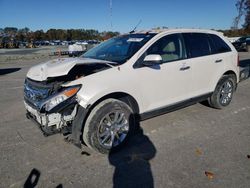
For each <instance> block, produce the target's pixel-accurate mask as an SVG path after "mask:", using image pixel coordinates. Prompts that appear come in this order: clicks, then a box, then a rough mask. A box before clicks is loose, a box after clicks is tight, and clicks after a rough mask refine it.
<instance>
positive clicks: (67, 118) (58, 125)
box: [24, 102, 78, 136]
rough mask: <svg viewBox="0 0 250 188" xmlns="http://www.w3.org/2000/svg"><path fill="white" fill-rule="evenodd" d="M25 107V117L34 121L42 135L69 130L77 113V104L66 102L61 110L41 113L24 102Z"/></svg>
mask: <svg viewBox="0 0 250 188" xmlns="http://www.w3.org/2000/svg"><path fill="white" fill-rule="evenodd" d="M24 105H25V108H26V111H27V113H26V117H27V118H28V119H30V120H32V121H33V122H35V123H36V124H37V125H38V126H39V128H40V129H41V130H42V132H43V133H44V135H46V136H48V135H52V134H55V133H59V132H62V131H63V130H66V129H67V131H69V128H70V127H71V125H72V122H73V120H74V118H75V116H76V113H77V106H78V105H77V104H76V103H72V104H68V105H67V106H66V107H65V108H64V109H63V110H62V111H60V112H54V113H41V112H39V111H38V110H37V109H35V108H33V107H32V106H31V105H29V104H27V103H26V102H24Z"/></svg>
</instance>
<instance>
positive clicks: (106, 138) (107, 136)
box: [101, 133, 111, 144]
mask: <svg viewBox="0 0 250 188" xmlns="http://www.w3.org/2000/svg"><path fill="white" fill-rule="evenodd" d="M110 136H111V134H110V133H109V134H108V135H106V136H105V137H104V139H103V140H102V141H101V143H102V144H104V143H105V142H106V141H107V140H108V139H109V138H110Z"/></svg>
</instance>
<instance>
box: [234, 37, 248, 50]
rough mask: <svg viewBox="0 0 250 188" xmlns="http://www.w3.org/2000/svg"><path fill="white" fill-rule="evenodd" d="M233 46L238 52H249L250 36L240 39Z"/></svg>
mask: <svg viewBox="0 0 250 188" xmlns="http://www.w3.org/2000/svg"><path fill="white" fill-rule="evenodd" d="M232 44H233V45H234V47H235V48H236V50H237V51H247V45H250V36H245V37H240V38H239V39H238V40H236V41H235V42H233V43H232Z"/></svg>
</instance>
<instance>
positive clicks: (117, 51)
mask: <svg viewBox="0 0 250 188" xmlns="http://www.w3.org/2000/svg"><path fill="white" fill-rule="evenodd" d="M153 36H155V34H152V33H150V34H128V35H121V36H118V37H114V38H112V39H109V40H107V41H105V42H103V43H101V44H99V45H98V46H96V47H94V48H92V49H90V50H89V51H87V52H86V53H85V54H83V56H82V57H85V58H93V59H100V60H106V61H112V62H116V63H119V64H122V63H125V62H126V61H127V60H128V59H129V58H131V57H132V56H133V55H134V54H135V53H136V52H137V51H138V50H139V49H140V48H141V47H142V46H143V45H144V44H145V43H146V42H148V41H149V40H150V39H151V38H152V37H153Z"/></svg>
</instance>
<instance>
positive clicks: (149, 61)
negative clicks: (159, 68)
mask: <svg viewBox="0 0 250 188" xmlns="http://www.w3.org/2000/svg"><path fill="white" fill-rule="evenodd" d="M161 63H162V57H161V56H160V55H158V54H151V55H147V56H146V57H145V58H144V60H143V65H145V66H153V65H159V64H161Z"/></svg>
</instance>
